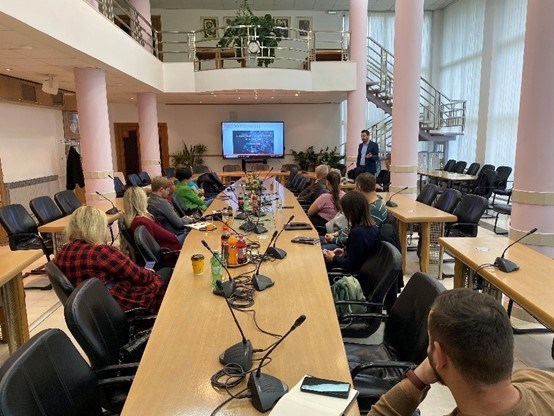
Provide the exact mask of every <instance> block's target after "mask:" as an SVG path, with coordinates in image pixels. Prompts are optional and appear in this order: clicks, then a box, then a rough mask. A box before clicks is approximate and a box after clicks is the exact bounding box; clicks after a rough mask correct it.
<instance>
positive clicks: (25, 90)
mask: <svg viewBox="0 0 554 416" xmlns="http://www.w3.org/2000/svg"><path fill="white" fill-rule="evenodd" d="M21 99H22V100H23V101H28V102H32V103H36V102H37V90H36V86H35V85H31V84H25V83H23V82H22V83H21Z"/></svg>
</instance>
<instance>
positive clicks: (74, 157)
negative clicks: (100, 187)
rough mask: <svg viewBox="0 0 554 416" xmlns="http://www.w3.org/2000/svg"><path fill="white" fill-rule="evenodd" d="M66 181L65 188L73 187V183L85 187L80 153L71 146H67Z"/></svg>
mask: <svg viewBox="0 0 554 416" xmlns="http://www.w3.org/2000/svg"><path fill="white" fill-rule="evenodd" d="M66 175H67V182H66V189H71V190H73V189H75V185H79V186H80V187H81V188H84V187H85V177H84V175H83V166H82V165H81V155H80V154H79V153H78V152H77V150H75V148H74V147H73V146H71V147H70V148H69V152H68V153H67V171H66Z"/></svg>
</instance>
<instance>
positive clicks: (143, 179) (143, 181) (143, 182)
mask: <svg viewBox="0 0 554 416" xmlns="http://www.w3.org/2000/svg"><path fill="white" fill-rule="evenodd" d="M137 175H138V177H139V179H140V186H148V185H150V184H151V183H152V180H151V179H150V175H149V174H148V172H139V173H137Z"/></svg>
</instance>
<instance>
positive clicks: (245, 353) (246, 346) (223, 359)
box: [216, 280, 253, 371]
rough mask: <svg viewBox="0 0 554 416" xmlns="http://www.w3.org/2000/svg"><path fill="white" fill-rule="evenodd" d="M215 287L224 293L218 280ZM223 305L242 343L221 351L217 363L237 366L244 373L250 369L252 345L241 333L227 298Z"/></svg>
mask: <svg viewBox="0 0 554 416" xmlns="http://www.w3.org/2000/svg"><path fill="white" fill-rule="evenodd" d="M216 285H217V288H218V290H220V291H224V288H223V285H222V283H221V282H220V281H219V280H218V281H217V282H216ZM225 303H226V304H227V307H228V308H229V311H230V312H231V315H232V316H233V320H234V321H235V325H236V326H237V328H238V330H239V332H240V335H241V337H242V341H241V342H239V343H237V344H235V345H233V346H231V347H229V348H227V349H226V350H225V351H223V353H222V354H221V355H220V356H219V362H220V363H221V364H223V365H226V364H231V363H234V364H238V365H240V366H241V367H242V369H243V370H244V371H248V370H250V367H252V354H253V350H252V343H251V342H250V340H248V339H246V337H245V336H244V332H243V331H242V328H241V326H240V324H239V321H238V319H237V316H236V315H235V312H234V311H233V308H232V307H231V304H230V303H229V300H228V299H227V298H225Z"/></svg>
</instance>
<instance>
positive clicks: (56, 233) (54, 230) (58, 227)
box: [38, 198, 123, 253]
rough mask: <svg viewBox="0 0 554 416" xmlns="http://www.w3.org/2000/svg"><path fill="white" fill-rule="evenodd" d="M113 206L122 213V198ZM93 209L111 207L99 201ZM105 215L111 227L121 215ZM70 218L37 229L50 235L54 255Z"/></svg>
mask: <svg viewBox="0 0 554 416" xmlns="http://www.w3.org/2000/svg"><path fill="white" fill-rule="evenodd" d="M114 205H115V207H116V208H117V209H118V210H119V211H123V198H116V199H115V203H114ZM95 207H97V208H98V209H101V210H102V211H107V210H108V209H110V208H112V205H111V204H110V203H109V202H108V201H99V202H98V204H96V205H95ZM106 215H107V217H108V225H111V224H113V223H114V222H115V221H117V219H118V218H119V217H120V215H121V213H117V214H111V215H108V214H106ZM70 217H71V216H70V215H66V216H65V217H62V218H59V219H57V220H55V221H52V222H49V223H47V224H43V225H41V226H39V227H38V231H39V232H40V233H51V234H52V242H53V244H54V253H56V252H57V251H58V248H59V247H61V246H62V245H63V244H64V243H65V241H66V238H65V229H66V227H67V224H69V219H70Z"/></svg>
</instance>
